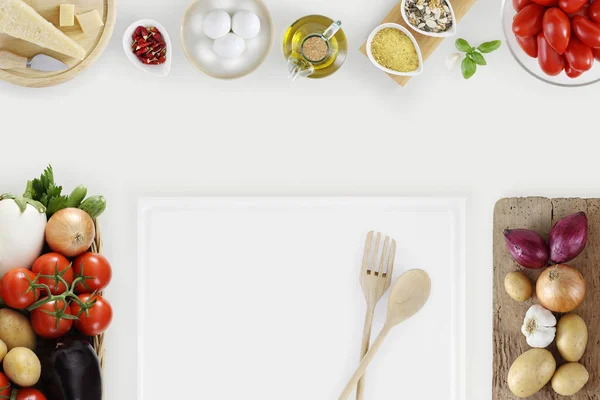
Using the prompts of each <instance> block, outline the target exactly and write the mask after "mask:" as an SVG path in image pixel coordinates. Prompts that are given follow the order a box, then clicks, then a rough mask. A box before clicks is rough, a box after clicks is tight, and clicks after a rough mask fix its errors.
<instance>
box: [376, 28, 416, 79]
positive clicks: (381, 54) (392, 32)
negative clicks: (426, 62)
mask: <svg viewBox="0 0 600 400" xmlns="http://www.w3.org/2000/svg"><path fill="white" fill-rule="evenodd" d="M371 53H372V54H373V58H375V61H377V63H378V64H379V65H381V66H383V67H385V68H387V69H391V70H393V71H398V72H412V71H416V70H417V68H419V56H418V55H417V49H415V46H414V44H413V42H412V40H411V39H410V38H409V37H408V36H406V34H405V33H404V32H402V31H400V30H398V29H395V28H384V29H382V30H380V31H379V32H377V33H376V34H375V36H374V37H373V41H372V42H371Z"/></svg>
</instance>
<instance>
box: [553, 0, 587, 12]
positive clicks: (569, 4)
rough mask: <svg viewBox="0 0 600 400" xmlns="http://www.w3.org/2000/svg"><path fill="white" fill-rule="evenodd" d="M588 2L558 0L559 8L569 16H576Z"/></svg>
mask: <svg viewBox="0 0 600 400" xmlns="http://www.w3.org/2000/svg"><path fill="white" fill-rule="evenodd" d="M587 2H588V0H558V6H559V7H560V8H562V10H563V11H564V12H566V13H567V14H574V13H576V12H577V11H579V9H580V8H581V7H583V6H584V5H585V4H586V3H587Z"/></svg>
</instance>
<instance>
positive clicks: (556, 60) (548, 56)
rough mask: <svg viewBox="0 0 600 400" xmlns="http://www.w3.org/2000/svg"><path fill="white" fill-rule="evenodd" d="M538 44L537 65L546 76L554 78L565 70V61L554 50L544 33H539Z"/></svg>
mask: <svg viewBox="0 0 600 400" xmlns="http://www.w3.org/2000/svg"><path fill="white" fill-rule="evenodd" d="M537 42H538V63H539V64H540V67H541V68H542V71H544V72H545V73H546V74H547V75H550V76H556V75H558V74H560V73H561V72H562V70H563V69H564V68H565V59H564V57H563V56H562V55H560V54H558V53H557V52H556V50H554V49H553V48H552V47H551V46H550V44H549V43H548V41H547V40H546V38H545V37H544V33H543V32H540V33H538V35H537Z"/></svg>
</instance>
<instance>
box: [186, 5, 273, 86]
mask: <svg viewBox="0 0 600 400" xmlns="http://www.w3.org/2000/svg"><path fill="white" fill-rule="evenodd" d="M214 9H223V10H225V11H227V12H228V13H229V15H231V16H233V14H235V13H236V12H237V11H242V10H247V11H251V12H253V13H254V14H256V15H257V16H258V18H259V19H260V25H261V28H260V33H259V34H258V36H257V37H255V38H254V39H250V40H246V41H245V42H246V49H245V50H244V52H243V53H242V55H241V56H239V57H236V58H221V57H218V56H217V55H216V54H215V52H214V51H213V42H214V40H212V39H210V38H208V37H207V36H206V35H204V32H203V29H202V26H203V24H204V17H205V16H206V14H207V13H209V12H210V11H212V10H214ZM274 43H275V26H274V23H273V19H272V18H271V14H270V13H269V10H268V9H267V6H266V5H265V4H264V3H263V2H262V0H197V1H195V2H194V3H192V4H191V5H190V7H189V8H188V10H187V11H186V13H185V16H184V17H183V22H182V24H181V45H182V46H183V51H184V53H185V55H186V57H187V58H188V60H189V61H190V63H191V64H192V65H193V66H194V67H196V69H197V70H198V71H200V72H203V73H204V74H206V75H208V76H211V77H213V78H218V79H236V78H241V77H243V76H246V75H248V74H249V73H251V72H253V71H254V70H256V69H257V68H258V67H259V66H260V65H261V64H262V63H263V62H264V61H265V60H266V59H267V57H268V55H269V54H270V53H271V50H272V49H273V45H274Z"/></svg>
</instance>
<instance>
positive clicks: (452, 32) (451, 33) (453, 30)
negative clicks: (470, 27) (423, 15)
mask: <svg viewBox="0 0 600 400" xmlns="http://www.w3.org/2000/svg"><path fill="white" fill-rule="evenodd" d="M446 4H447V5H448V8H449V9H450V14H451V15H452V26H451V27H450V29H448V30H447V31H446V32H440V33H435V32H427V31H424V30H422V29H419V28H417V27H416V26H413V25H412V24H411V23H410V21H409V20H408V15H406V10H405V9H404V8H405V6H406V0H402V3H400V13H402V18H404V22H406V25H407V26H410V27H411V29H413V30H414V31H415V32H418V33H420V34H421V35H425V36H432V37H450V36H454V35H456V32H457V28H456V16H455V15H454V9H453V8H452V4H451V3H450V0H446Z"/></svg>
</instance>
